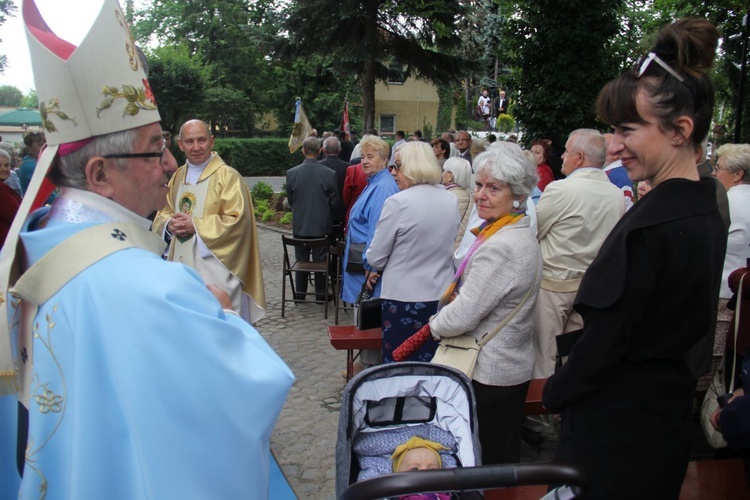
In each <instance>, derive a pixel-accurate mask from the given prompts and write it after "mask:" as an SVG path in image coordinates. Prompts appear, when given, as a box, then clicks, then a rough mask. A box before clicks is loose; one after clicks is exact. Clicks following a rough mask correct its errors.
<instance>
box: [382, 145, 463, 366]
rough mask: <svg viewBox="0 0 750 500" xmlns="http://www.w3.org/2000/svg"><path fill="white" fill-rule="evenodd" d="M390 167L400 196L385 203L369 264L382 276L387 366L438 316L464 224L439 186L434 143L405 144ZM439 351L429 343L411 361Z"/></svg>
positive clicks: (426, 358)
mask: <svg viewBox="0 0 750 500" xmlns="http://www.w3.org/2000/svg"><path fill="white" fill-rule="evenodd" d="M389 168H390V169H391V175H392V176H393V178H394V179H395V180H396V184H397V185H398V188H399V190H400V191H399V192H398V193H396V194H394V195H393V196H391V197H390V198H388V199H387V200H385V203H384V204H383V211H382V212H381V214H380V220H379V221H378V225H377V227H376V228H375V235H374V236H373V238H372V243H370V247H369V248H368V249H367V262H368V263H369V264H370V265H371V266H372V267H374V268H375V269H380V270H382V273H381V274H382V276H383V283H382V285H383V287H382V290H381V293H380V297H381V298H382V299H383V361H384V362H385V363H390V362H392V361H393V350H394V349H396V348H397V347H398V346H400V345H401V344H402V343H403V342H404V340H406V339H407V338H409V337H411V336H412V335H413V334H415V333H416V332H417V331H419V330H420V329H421V328H422V326H424V325H425V324H426V323H427V321H428V320H429V318H430V316H432V315H433V314H435V312H437V304H438V299H439V298H440V295H441V294H442V293H443V290H444V289H445V287H446V286H447V285H448V283H450V280H451V277H452V276H453V242H454V241H455V238H456V232H457V231H458V223H459V220H458V202H457V201H456V197H455V196H454V195H453V194H451V193H449V192H447V191H446V190H445V189H443V188H442V187H441V186H438V184H440V176H441V170H440V166H439V165H438V162H437V158H435V154H434V153H433V151H432V147H431V146H430V144H429V143H427V142H407V143H406V144H403V145H402V146H401V147H399V148H398V149H397V150H396V156H395V163H394V164H393V165H391V166H390V167H389ZM371 279H372V280H373V281H374V280H376V279H377V277H376V276H373V277H371ZM436 348H437V343H436V342H434V341H430V342H428V343H427V344H426V345H425V346H422V348H420V349H419V350H418V351H417V352H416V353H414V354H413V355H412V356H411V357H410V358H409V360H410V361H430V360H431V359H432V356H433V354H435V349H436Z"/></svg>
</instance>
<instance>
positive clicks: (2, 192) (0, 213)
mask: <svg viewBox="0 0 750 500" xmlns="http://www.w3.org/2000/svg"><path fill="white" fill-rule="evenodd" d="M10 162H11V158H10V155H9V154H8V152H7V151H5V150H4V149H0V247H2V245H3V244H4V243H5V238H6V237H7V236H8V231H9V230H10V225H11V224H13V218H14V217H15V216H16V212H18V207H20V206H21V197H20V196H19V195H18V193H16V192H15V191H14V190H13V188H11V187H10V186H8V185H7V184H5V181H6V180H7V179H8V177H10Z"/></svg>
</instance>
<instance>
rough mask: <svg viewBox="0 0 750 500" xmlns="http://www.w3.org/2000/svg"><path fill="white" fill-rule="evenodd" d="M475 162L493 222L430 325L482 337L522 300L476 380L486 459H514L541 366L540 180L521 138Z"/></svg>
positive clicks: (483, 213) (437, 330)
mask: <svg viewBox="0 0 750 500" xmlns="http://www.w3.org/2000/svg"><path fill="white" fill-rule="evenodd" d="M474 168H475V170H476V173H477V176H476V189H475V190H474V202H475V203H476V206H477V212H478V215H479V217H481V218H482V219H484V220H485V222H483V223H482V225H481V226H479V227H478V228H477V229H476V232H477V239H476V240H475V241H474V243H473V244H472V246H471V249H470V250H469V252H468V254H467V255H466V257H465V258H464V260H463V262H462V263H461V265H460V266H459V268H458V270H457V271H456V274H455V276H454V278H453V282H452V284H451V286H450V287H449V288H448V289H447V290H446V291H445V293H444V294H443V298H441V300H440V306H441V309H440V312H438V314H437V315H436V316H434V317H433V318H432V319H431V320H430V330H431V332H432V335H433V336H434V337H437V338H440V337H457V336H459V335H464V334H465V335H469V336H472V337H476V338H477V339H481V338H483V337H484V336H485V335H487V334H488V333H491V332H493V331H494V330H495V327H496V326H497V325H499V324H501V323H502V322H503V321H504V320H505V319H506V318H508V316H510V315H511V314H512V312H513V311H514V309H515V308H516V307H518V306H520V308H519V310H518V312H517V313H516V314H515V315H514V316H513V318H512V319H511V320H510V321H509V322H508V323H507V324H506V325H505V326H504V327H503V328H502V329H501V330H500V331H499V332H497V334H496V335H494V336H493V337H492V338H491V340H490V341H489V342H487V344H486V345H485V346H484V347H482V349H481V350H480V351H479V356H478V358H477V364H476V368H475V370H474V375H473V381H472V385H473V387H474V392H475V394H476V398H477V416H478V424H479V441H480V443H481V444H482V462H483V463H485V464H499V463H511V462H518V461H519V459H520V450H521V422H522V420H523V404H524V401H525V399H526V392H527V390H528V386H529V380H531V375H532V371H533V368H534V342H533V338H532V326H533V320H534V308H535V305H536V299H537V296H538V294H539V283H540V281H541V272H542V255H541V251H540V249H539V244H538V243H537V241H536V237H535V236H534V233H533V231H532V230H531V227H530V223H529V217H528V216H526V215H525V205H526V200H527V199H528V197H529V194H530V193H531V190H532V189H533V188H534V186H535V185H536V182H537V177H536V167H535V165H534V163H533V162H532V161H530V160H529V159H528V158H527V157H526V155H525V154H524V153H523V151H522V150H521V148H520V147H518V145H516V144H513V143H510V142H503V143H500V144H499V145H498V146H493V147H492V148H490V149H489V150H488V151H486V152H484V153H482V154H480V155H479V156H477V157H476V158H475V159H474ZM454 297H455V298H454ZM521 304H523V305H521Z"/></svg>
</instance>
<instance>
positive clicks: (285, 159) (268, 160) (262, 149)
mask: <svg viewBox="0 0 750 500" xmlns="http://www.w3.org/2000/svg"><path fill="white" fill-rule="evenodd" d="M171 150H172V152H173V153H174V155H175V158H177V162H178V164H179V165H182V164H183V163H185V155H184V154H183V153H182V151H180V149H179V147H178V146H177V141H174V142H173V143H172V147H171ZM214 151H216V152H217V153H219V155H220V156H221V158H222V159H223V160H224V161H225V162H227V164H229V165H231V166H233V167H234V168H236V169H237V170H238V171H239V172H240V174H242V175H243V176H244V177H274V176H283V175H286V171H287V170H289V169H290V168H292V167H294V166H296V165H299V164H300V163H302V160H303V159H304V158H303V156H302V152H301V151H302V150H301V149H298V150H297V151H295V152H294V154H289V139H278V138H263V139H258V138H254V139H223V138H217V139H216V140H215V141H214Z"/></svg>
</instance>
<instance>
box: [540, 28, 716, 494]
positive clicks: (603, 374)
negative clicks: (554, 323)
mask: <svg viewBox="0 0 750 500" xmlns="http://www.w3.org/2000/svg"><path fill="white" fill-rule="evenodd" d="M718 38H719V33H718V32H717V30H716V28H715V27H714V26H713V25H712V24H711V23H709V22H708V21H707V20H705V19H701V18H686V19H680V20H678V21H675V22H674V23H672V24H670V25H668V26H666V27H664V28H663V29H662V30H661V31H660V32H659V33H658V35H657V36H656V39H655V42H654V45H653V47H652V49H651V51H650V52H649V53H648V54H646V55H645V56H643V57H642V58H640V59H639V60H638V62H637V64H636V65H635V66H634V67H633V69H632V70H629V71H627V72H626V73H624V74H623V75H621V76H620V77H618V78H617V79H615V80H613V81H611V82H609V83H608V84H607V85H606V86H605V87H604V88H603V89H602V90H601V92H600V93H599V97H598V100H597V111H598V115H599V117H600V118H601V119H602V120H603V121H604V122H605V123H608V124H610V125H611V126H612V127H613V130H614V138H613V139H612V143H611V144H610V146H609V149H608V153H609V154H611V155H613V156H618V157H620V158H621V159H622V164H623V166H624V167H625V169H626V170H627V171H628V176H629V177H630V180H632V181H634V182H639V181H642V180H644V179H646V180H648V181H649V182H650V184H651V186H652V190H651V192H650V193H649V195H648V196H646V197H645V198H643V199H641V200H640V201H639V202H638V203H636V204H635V205H634V206H633V208H631V209H630V210H629V211H628V212H626V213H625V215H624V216H623V217H622V219H621V220H620V221H619V222H618V223H617V225H616V226H615V227H614V229H613V230H612V232H611V233H610V234H609V236H608V237H607V239H606V240H605V242H604V243H603V245H602V247H601V249H600V250H599V254H598V255H597V257H596V258H595V259H594V261H593V262H592V263H591V265H590V266H589V268H588V270H587V271H586V274H585V276H584V277H583V280H582V282H581V285H580V288H579V290H578V295H577V297H576V300H575V308H576V310H577V311H578V312H579V313H580V314H581V316H582V317H583V333H582V335H581V336H580V338H579V339H578V341H577V342H576V343H575V345H574V346H573V348H572V350H571V352H570V356H569V357H568V360H567V362H566V363H565V364H564V365H562V367H561V368H559V369H558V371H557V372H556V373H555V374H554V375H552V376H551V377H550V378H549V380H548V381H547V384H546V386H545V387H544V392H543V398H542V401H543V403H544V405H545V406H546V407H547V408H548V409H549V410H550V411H552V412H554V413H561V414H562V426H561V430H560V440H559V442H558V447H557V450H556V452H555V459H556V460H560V461H567V462H573V463H578V464H580V465H582V466H583V467H584V468H585V470H586V471H587V473H588V477H589V480H590V481H589V488H588V489H587V490H586V495H587V496H590V498H607V499H618V498H678V497H679V495H680V487H681V486H682V481H683V478H684V476H685V471H686V469H687V465H688V459H689V455H690V441H691V425H692V413H693V412H692V409H693V394H694V390H695V380H694V379H693V375H692V373H691V371H690V369H689V367H688V365H687V363H686V361H685V357H686V353H687V352H688V351H689V350H690V349H691V348H692V347H693V346H694V345H696V344H697V343H698V342H701V341H703V338H704V337H705V336H706V335H708V334H709V328H710V325H711V323H712V321H713V318H715V317H716V295H715V293H716V290H717V287H718V285H719V280H720V279H721V269H722V264H723V262H724V254H725V250H726V234H727V233H726V229H725V226H724V224H723V222H722V219H721V216H720V215H719V211H718V208H717V203H716V186H715V182H714V181H713V180H712V179H701V178H700V177H699V174H698V169H697V167H696V155H695V152H696V150H697V149H698V148H699V147H700V145H701V141H702V139H703V138H704V137H706V134H708V131H709V127H710V124H711V116H712V115H713V104H714V89H713V84H712V83H711V79H710V77H709V72H710V69H711V66H712V64H713V60H714V57H715V54H716V47H717V43H718Z"/></svg>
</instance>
